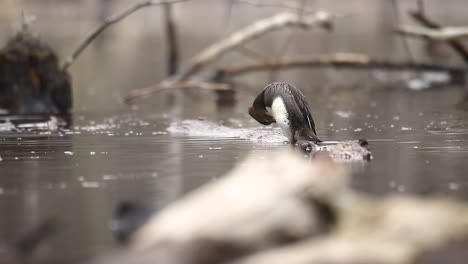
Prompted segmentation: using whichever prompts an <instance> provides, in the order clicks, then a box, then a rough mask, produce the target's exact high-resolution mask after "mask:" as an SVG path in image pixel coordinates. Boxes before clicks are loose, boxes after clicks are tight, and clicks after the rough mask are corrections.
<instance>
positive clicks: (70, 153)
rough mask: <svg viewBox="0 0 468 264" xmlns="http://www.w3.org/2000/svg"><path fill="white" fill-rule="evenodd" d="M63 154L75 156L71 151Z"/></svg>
mask: <svg viewBox="0 0 468 264" xmlns="http://www.w3.org/2000/svg"><path fill="white" fill-rule="evenodd" d="M63 153H64V154H65V155H69V156H72V155H73V152H71V151H64V152H63Z"/></svg>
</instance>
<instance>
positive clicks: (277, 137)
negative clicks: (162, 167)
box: [167, 120, 288, 144]
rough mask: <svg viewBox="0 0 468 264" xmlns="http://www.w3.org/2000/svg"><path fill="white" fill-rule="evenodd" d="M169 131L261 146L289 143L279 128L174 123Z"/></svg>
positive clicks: (200, 122) (189, 122) (181, 134)
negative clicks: (228, 139)
mask: <svg viewBox="0 0 468 264" xmlns="http://www.w3.org/2000/svg"><path fill="white" fill-rule="evenodd" d="M167 131H168V132H169V133H171V134H173V135H179V136H190V137H209V138H239V139H245V140H249V141H252V142H255V143H259V144H284V143H285V142H287V141H288V139H287V138H286V136H284V135H283V132H282V131H281V129H279V128H276V127H275V128H231V127H227V126H223V125H220V124H217V123H215V122H211V121H205V120H184V121H180V122H172V123H171V124H170V125H169V127H168V128H167Z"/></svg>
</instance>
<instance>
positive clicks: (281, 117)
mask: <svg viewBox="0 0 468 264" xmlns="http://www.w3.org/2000/svg"><path fill="white" fill-rule="evenodd" d="M271 112H272V115H273V117H274V118H275V120H276V123H277V124H278V126H279V127H281V129H282V130H283V132H284V133H285V134H286V135H287V136H288V137H290V136H291V129H290V127H289V119H288V110H287V109H286V104H285V103H284V101H283V99H282V98H281V97H276V98H275V99H274V100H273V103H272V104H271Z"/></svg>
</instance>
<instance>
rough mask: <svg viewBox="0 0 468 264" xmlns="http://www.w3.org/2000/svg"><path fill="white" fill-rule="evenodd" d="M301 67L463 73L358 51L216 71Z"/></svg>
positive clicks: (229, 72) (232, 73)
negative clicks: (382, 58) (387, 58)
mask: <svg viewBox="0 0 468 264" xmlns="http://www.w3.org/2000/svg"><path fill="white" fill-rule="evenodd" d="M303 67H307V68H310V67H346V68H356V69H374V68H380V69H386V70H414V71H442V72H448V73H450V74H451V75H456V74H464V73H465V72H466V69H465V68H464V67H447V66H441V65H436V64H428V63H408V62H391V61H386V60H377V59H372V58H370V57H369V56H367V55H365V54H359V53H336V54H331V55H320V56H316V57H301V58H293V59H284V60H275V61H263V62H260V63H249V64H243V65H237V66H231V67H228V68H225V69H221V70H219V71H218V75H217V76H218V78H220V79H221V80H222V79H223V78H227V77H234V76H238V75H242V74H247V73H252V72H258V71H269V70H279V69H292V68H303Z"/></svg>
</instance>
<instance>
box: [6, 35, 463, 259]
mask: <svg viewBox="0 0 468 264" xmlns="http://www.w3.org/2000/svg"><path fill="white" fill-rule="evenodd" d="M48 33H49V36H50V35H51V33H50V32H48ZM213 34H214V33H213ZM213 34H212V35H213ZM214 35H216V34H214ZM185 36H186V37H187V34H185ZM188 37H191V38H192V40H193V41H192V42H191V45H188V46H190V47H188V50H189V51H191V50H197V49H198V47H203V46H205V45H206V43H207V41H208V42H209V41H211V40H213V39H214V38H213V37H212V39H209V40H207V39H204V37H203V36H201V35H196V34H195V35H189V36H188ZM296 37H298V38H305V37H306V36H304V35H298V36H296ZM50 39H51V41H52V43H53V45H54V46H56V47H59V48H60V51H61V52H62V53H65V52H64V51H63V50H65V49H67V48H68V47H69V44H70V42H71V41H70V36H68V35H65V36H58V37H57V36H55V37H54V36H53V35H52V37H51V38H50ZM115 39H118V38H117V37H116V36H112V37H110V39H104V40H101V41H102V42H99V43H98V45H96V46H94V47H93V48H91V49H90V50H89V51H88V52H87V53H86V54H84V56H83V58H82V59H81V60H80V61H79V62H78V63H77V64H76V65H74V66H73V68H72V74H73V76H74V85H75V86H74V87H75V91H74V93H75V98H76V107H75V109H76V110H75V113H74V123H73V126H72V127H71V128H70V129H69V130H58V131H51V132H49V131H44V130H40V131H38V130H36V131H27V130H23V131H20V132H0V157H1V159H2V161H0V211H1V212H2V213H1V217H0V238H1V239H7V240H8V239H13V238H15V237H17V236H18V235H19V234H21V233H22V232H24V231H25V230H26V229H27V228H28V227H30V226H33V225H34V224H36V223H37V222H38V221H40V220H41V219H43V218H45V217H47V216H50V215H57V216H58V217H59V218H60V219H61V224H62V228H61V229H60V230H61V231H60V232H59V233H58V236H56V237H54V238H53V239H52V241H50V243H49V244H48V246H49V248H50V249H55V250H56V249H58V248H59V249H60V252H61V254H64V255H67V256H77V255H82V254H89V253H93V252H101V251H102V250H104V249H107V248H109V247H110V246H111V245H113V238H112V234H111V232H110V230H109V220H110V218H111V216H112V212H113V209H114V208H115V206H116V204H118V203H119V202H120V201H123V200H136V201H140V202H142V203H144V204H146V205H149V206H153V207H155V208H160V207H163V206H165V205H167V204H168V203H170V202H171V201H173V200H174V199H176V198H178V197H180V196H181V195H182V194H184V193H185V192H187V191H189V190H191V189H193V188H195V187H197V186H199V185H200V184H203V183H206V182H209V181H212V180H215V179H216V178H217V177H219V176H221V175H223V174H224V173H226V172H227V171H228V170H229V169H231V168H232V167H233V166H234V165H235V164H236V163H237V162H238V161H239V160H240V159H242V158H244V157H245V156H246V155H248V154H249V153H252V152H254V151H268V150H272V149H277V148H283V147H287V146H285V145H282V144H277V143H272V144H268V143H266V144H265V143H263V144H259V143H255V142H252V141H249V140H246V139H239V138H229V137H202V136H196V137H195V136H194V137H191V136H180V135H173V134H171V133H168V132H167V130H166V129H167V128H168V126H169V125H170V124H171V123H172V122H174V121H180V120H185V119H196V118H198V117H203V118H205V119H207V120H210V121H215V122H218V121H219V122H223V124H225V125H227V126H229V127H233V128H240V127H242V128H256V127H259V125H258V124H257V123H255V122H254V121H253V120H252V119H251V118H250V117H249V116H248V115H247V113H246V109H247V106H248V105H249V104H250V103H251V101H252V100H253V98H254V96H255V95H256V93H258V91H259V90H260V89H262V88H263V86H264V85H266V84H267V83H268V82H270V81H273V80H281V81H289V82H292V83H294V84H295V85H296V86H298V87H300V88H301V89H302V90H303V91H304V93H305V95H306V97H307V98H308V99H309V102H310V105H311V108H312V111H313V115H314V117H315V119H316V123H317V127H318V134H319V135H320V137H321V138H322V139H326V140H348V139H358V138H366V139H368V140H369V142H370V147H371V150H372V152H373V157H374V158H373V160H372V161H371V162H370V163H368V164H361V165H359V166H361V169H360V170H359V171H358V172H357V173H356V174H355V175H354V178H353V182H352V184H353V186H355V187H356V188H358V189H360V190H363V191H366V192H371V193H376V194H386V193H390V192H404V193H415V194H424V195H427V194H446V195H451V196H456V197H460V198H463V199H467V198H468V195H467V193H468V192H467V190H468V176H467V175H466V171H467V170H468V163H467V162H466V160H467V158H468V144H467V142H468V129H467V128H468V123H467V122H468V121H467V120H468V112H466V111H463V110H460V109H458V108H457V107H456V105H457V103H459V101H460V100H461V98H462V97H463V94H464V93H463V89H462V88H460V87H449V88H433V89H428V90H423V91H411V90H408V89H406V88H405V87H404V86H405V85H404V82H394V83H393V85H391V86H392V87H388V86H387V85H383V84H382V83H380V82H379V81H378V79H380V80H381V79H382V76H381V74H380V73H375V72H361V71H356V72H354V71H334V70H294V71H288V72H285V73H277V74H258V75H250V76H246V77H245V78H244V81H245V82H247V83H249V84H250V86H251V87H250V88H242V89H239V90H238V92H237V94H236V95H235V99H236V104H235V105H233V106H227V105H224V106H219V105H217V104H216V102H215V101H216V96H215V95H214V94H212V93H208V92H203V91H195V92H192V93H185V94H179V95H177V96H176V97H175V99H174V98H170V97H169V96H168V95H167V94H159V95H157V96H155V97H152V98H150V99H145V100H143V101H142V102H141V104H140V105H139V106H138V107H137V108H130V107H128V106H126V105H123V104H122V103H119V98H120V97H121V95H122V94H124V92H125V91H127V90H129V89H132V88H136V87H144V86H146V85H148V84H151V83H152V82H155V81H156V80H158V79H160V78H162V76H164V71H165V70H164V66H163V65H164V63H163V58H162V55H161V54H162V52H152V53H151V55H152V56H148V50H152V49H154V47H155V46H157V45H163V44H161V43H163V41H162V40H161V37H160V36H159V37H154V36H153V37H150V38H148V39H144V38H141V39H135V38H132V39H131V41H129V43H127V46H129V47H131V48H126V49H124V48H123V47H124V46H123V45H122V43H117V44H115V43H114V42H113V41H112V40H115ZM143 40H144V41H143ZM329 42H330V39H328V40H327V43H329ZM301 43H302V44H301V45H297V46H294V47H293V48H291V49H292V50H294V51H295V52H297V53H301V52H304V49H306V48H307V47H306V46H307V45H305V44H304V42H301ZM335 43H336V42H335ZM398 43H399V42H398ZM192 44H193V45H194V46H196V47H194V46H193V45H192ZM319 44H320V45H322V49H329V46H327V44H326V43H325V44H324V43H319ZM276 45H279V44H274V45H273V46H276ZM336 45H339V44H335V48H336ZM389 45H390V46H391V47H390V48H389V49H390V50H392V49H393V48H395V47H393V46H392V45H396V44H394V43H393V44H389ZM279 46H280V45H279ZM269 47H270V46H269ZM324 47H325V48H324ZM270 48H271V47H270ZM399 48H401V47H399ZM338 49H339V48H338ZM185 50H187V49H185ZM331 50H332V49H331ZM191 52H192V53H193V52H194V51H191ZM188 53H190V52H188ZM153 55H154V56H153ZM185 56H187V55H185ZM230 59H231V60H234V61H235V59H236V57H233V58H230ZM376 75H378V76H380V77H378V78H377V77H376ZM394 77H395V76H394ZM400 77H401V76H400V75H398V76H397V77H396V79H398V78H400ZM173 99H174V100H173Z"/></svg>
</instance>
